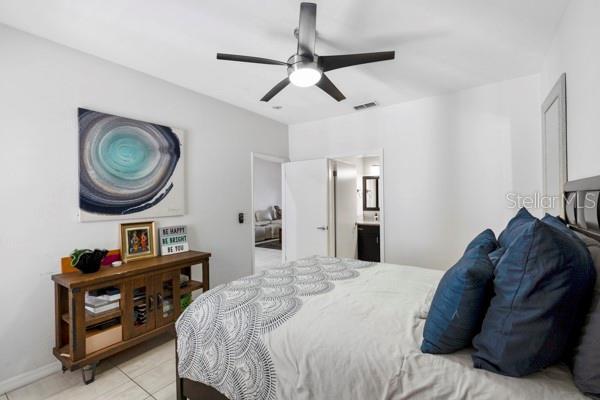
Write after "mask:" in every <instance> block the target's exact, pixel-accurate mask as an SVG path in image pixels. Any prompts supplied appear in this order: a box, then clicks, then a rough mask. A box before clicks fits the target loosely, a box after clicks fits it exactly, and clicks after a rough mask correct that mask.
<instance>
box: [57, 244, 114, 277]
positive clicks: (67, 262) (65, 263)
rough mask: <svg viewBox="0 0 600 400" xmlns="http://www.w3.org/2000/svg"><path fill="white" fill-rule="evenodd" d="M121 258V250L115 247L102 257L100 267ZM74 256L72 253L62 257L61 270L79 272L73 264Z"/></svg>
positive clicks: (63, 271) (62, 271)
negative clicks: (72, 256)
mask: <svg viewBox="0 0 600 400" xmlns="http://www.w3.org/2000/svg"><path fill="white" fill-rule="evenodd" d="M120 260H121V250H120V249H114V250H109V251H108V253H107V254H106V256H104V258H103V259H102V262H101V263H100V267H103V266H108V265H112V263H113V261H120ZM71 261H72V258H71V256H70V255H68V256H66V257H61V259H60V272H61V273H63V274H66V273H68V272H77V271H78V269H77V268H75V267H74V266H73V265H71Z"/></svg>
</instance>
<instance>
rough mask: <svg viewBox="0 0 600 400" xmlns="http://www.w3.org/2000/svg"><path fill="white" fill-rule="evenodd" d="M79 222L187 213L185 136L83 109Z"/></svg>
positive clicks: (81, 121)
mask: <svg viewBox="0 0 600 400" xmlns="http://www.w3.org/2000/svg"><path fill="white" fill-rule="evenodd" d="M78 116H79V209H80V212H79V219H80V221H102V220H114V219H123V218H146V217H165V216H175V215H183V212H184V197H185V192H184V178H183V173H184V170H183V169H184V168H183V165H184V163H183V150H184V147H183V132H182V131H180V130H177V129H173V128H169V127H166V126H163V125H158V124H152V123H149V122H143V121H137V120H133V119H129V118H124V117H119V116H115V115H110V114H105V113H101V112H97V111H92V110H87V109H84V108H80V109H79V110H78Z"/></svg>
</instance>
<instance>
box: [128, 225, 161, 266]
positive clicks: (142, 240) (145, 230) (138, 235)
mask: <svg viewBox="0 0 600 400" xmlns="http://www.w3.org/2000/svg"><path fill="white" fill-rule="evenodd" d="M155 232H156V227H155V224H154V222H153V221H147V222H133V223H128V224H121V258H122V259H123V261H124V262H128V261H131V260H137V259H141V258H147V257H156V256H157V247H156V235H155Z"/></svg>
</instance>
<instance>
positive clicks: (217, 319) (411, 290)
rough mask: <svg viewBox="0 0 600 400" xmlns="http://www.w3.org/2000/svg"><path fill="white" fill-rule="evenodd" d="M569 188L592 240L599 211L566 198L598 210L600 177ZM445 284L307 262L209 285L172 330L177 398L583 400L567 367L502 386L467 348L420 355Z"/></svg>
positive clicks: (570, 212)
mask: <svg viewBox="0 0 600 400" xmlns="http://www.w3.org/2000/svg"><path fill="white" fill-rule="evenodd" d="M565 190H566V199H567V201H566V204H565V208H566V216H567V219H568V221H569V223H570V224H571V225H572V228H573V229H575V230H578V231H580V232H583V233H586V234H589V235H590V236H594V237H595V238H598V235H597V233H598V232H599V231H600V230H599V226H600V225H599V224H598V201H596V202H595V203H594V207H593V210H592V211H590V209H591V208H590V207H584V206H585V204H577V201H573V200H574V195H573V194H574V193H578V194H580V195H584V196H585V195H591V197H590V196H588V197H587V198H588V199H595V200H598V195H599V192H598V191H600V177H598V178H591V179H586V180H581V181H574V182H569V183H568V184H567V185H566V189H565ZM594 196H595V197H594ZM582 198H583V197H582ZM588 201H590V200H588ZM578 206H580V207H581V208H578ZM442 275H443V271H438V270H431V269H426V268H419V267H412V266H404V265H393V264H371V263H366V262H361V261H357V260H341V259H335V258H329V257H311V258H308V259H303V260H298V261H295V262H292V263H288V264H286V265H283V266H281V267H280V268H275V269H271V270H268V271H265V272H263V273H261V274H260V275H255V276H251V277H246V278H242V279H240V280H238V281H235V282H231V283H229V284H227V285H222V286H219V287H216V288H214V289H212V290H210V291H209V292H207V293H205V294H203V295H202V296H201V297H200V298H199V299H197V300H196V301H195V302H194V304H193V305H192V306H190V307H189V308H188V310H186V312H185V313H184V314H183V315H182V316H181V317H180V319H179V320H178V323H177V348H178V354H177V355H178V360H177V363H178V371H177V373H178V375H177V396H178V398H179V399H184V398H190V399H198V400H205V399H206V400H213V399H215V400H216V399H228V398H229V399H265V400H266V399H329V398H332V396H334V397H333V398H336V399H338V398H339V399H432V398H443V399H468V398H473V399H511V400H515V399H536V398H540V399H541V398H543V399H585V398H586V397H585V396H583V395H582V394H581V393H580V392H579V391H578V390H577V388H576V387H575V385H574V383H573V381H572V378H571V373H570V371H569V369H568V367H567V366H566V365H562V364H559V365H555V366H553V367H551V368H547V369H545V370H543V371H541V372H538V373H535V374H533V375H530V376H528V377H526V378H510V377H506V376H503V375H498V374H494V373H491V372H488V371H484V370H479V369H474V368H473V366H472V360H471V357H470V354H471V349H465V350H463V351H460V352H458V353H454V354H450V355H430V354H423V353H422V352H421V351H420V349H419V347H420V344H421V340H422V332H423V327H424V324H425V319H426V317H427V312H428V309H429V305H430V303H431V300H432V297H433V294H434V292H435V288H436V286H437V283H438V281H439V280H440V278H441V277H442Z"/></svg>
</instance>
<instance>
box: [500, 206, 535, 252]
mask: <svg viewBox="0 0 600 400" xmlns="http://www.w3.org/2000/svg"><path fill="white" fill-rule="evenodd" d="M537 220H538V219H537V218H535V217H534V216H533V215H531V214H530V213H529V211H527V209H526V208H521V209H520V210H519V212H517V215H515V216H514V217H513V218H512V219H511V220H510V221H509V222H508V225H507V226H506V229H504V231H502V233H501V234H500V236H499V237H498V242H499V243H500V247H508V246H510V244H511V243H512V242H513V241H514V240H515V239H516V238H517V236H519V235H520V234H521V232H523V230H525V229H526V228H527V227H528V226H529V225H530V224H531V223H532V222H534V221H537Z"/></svg>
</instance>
